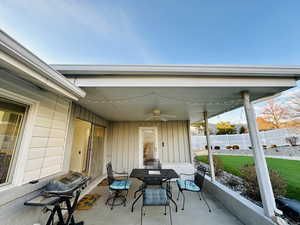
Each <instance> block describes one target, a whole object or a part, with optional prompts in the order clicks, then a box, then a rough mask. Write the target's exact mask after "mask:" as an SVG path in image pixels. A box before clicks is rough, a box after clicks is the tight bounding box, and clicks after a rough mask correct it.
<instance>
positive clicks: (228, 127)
mask: <svg viewBox="0 0 300 225" xmlns="http://www.w3.org/2000/svg"><path fill="white" fill-rule="evenodd" d="M216 127H217V133H216V134H217V135H220V134H236V127H235V125H233V124H230V123H229V122H219V123H217V125H216Z"/></svg>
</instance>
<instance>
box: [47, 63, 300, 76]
mask: <svg viewBox="0 0 300 225" xmlns="http://www.w3.org/2000/svg"><path fill="white" fill-rule="evenodd" d="M51 66H52V67H53V68H54V69H56V70H58V71H59V72H60V73H62V74H64V75H175V76H178V75H190V76H191V75H203V76H231V77H232V76H237V77H239V76H251V77H256V76H259V77H262V76H268V77H296V78H299V77H300V66H258V65H75V64H74V65H70V64H55V65H51Z"/></svg>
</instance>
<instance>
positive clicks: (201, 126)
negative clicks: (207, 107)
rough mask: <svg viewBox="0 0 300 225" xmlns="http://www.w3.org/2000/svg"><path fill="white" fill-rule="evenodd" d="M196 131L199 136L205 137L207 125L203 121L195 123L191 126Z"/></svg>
mask: <svg viewBox="0 0 300 225" xmlns="http://www.w3.org/2000/svg"><path fill="white" fill-rule="evenodd" d="M191 126H192V127H194V128H195V129H196V134H197V135H204V129H205V123H204V122H202V121H198V122H194V123H192V124H191Z"/></svg>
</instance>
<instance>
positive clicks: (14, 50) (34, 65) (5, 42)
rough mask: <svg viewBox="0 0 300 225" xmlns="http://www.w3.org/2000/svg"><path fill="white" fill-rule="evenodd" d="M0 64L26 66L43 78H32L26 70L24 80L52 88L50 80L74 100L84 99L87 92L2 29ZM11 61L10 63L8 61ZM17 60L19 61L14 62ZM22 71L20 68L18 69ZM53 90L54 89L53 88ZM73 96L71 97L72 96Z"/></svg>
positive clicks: (23, 74) (0, 33) (23, 75)
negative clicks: (20, 64)
mask: <svg viewBox="0 0 300 225" xmlns="http://www.w3.org/2000/svg"><path fill="white" fill-rule="evenodd" d="M0 56H1V57H0V63H2V64H3V65H5V66H7V67H8V68H13V67H14V66H15V67H16V68H17V66H16V65H15V64H16V63H15V62H20V63H22V64H23V65H26V66H27V67H29V68H30V69H32V70H33V71H35V72H37V73H38V75H40V76H41V77H38V76H36V77H34V76H33V75H32V74H31V76H30V75H29V73H26V72H25V70H23V71H22V74H19V76H20V77H22V78H23V79H28V80H30V81H35V82H37V83H39V84H41V85H44V86H50V85H49V80H50V81H51V82H53V83H54V84H56V85H58V86H59V87H60V88H62V89H63V90H64V91H67V92H69V93H71V94H72V95H74V98H78V97H84V96H85V92H84V91H83V90H82V89H80V88H79V87H77V86H75V85H73V84H72V83H71V82H70V81H68V80H67V79H66V78H65V77H64V76H63V75H62V74H60V73H59V72H58V71H56V70H55V69H53V68H52V67H51V66H49V65H48V64H47V63H45V62H44V61H42V60H41V59H39V58H38V57H37V56H35V55H34V54H33V53H32V52H30V51H29V50H28V49H26V48H25V47H24V46H22V45H21V44H20V43H18V42H17V41H15V40H14V39H13V38H11V37H10V36H9V35H7V34H6V33H5V32H4V31H2V30H1V29H0ZM9 60H10V61H11V62H9V63H8V61H9ZM14 60H17V61H14ZM18 69H19V70H21V69H20V66H19V68H18ZM52 89H53V87H52ZM64 93H66V92H64ZM70 96H71V95H70Z"/></svg>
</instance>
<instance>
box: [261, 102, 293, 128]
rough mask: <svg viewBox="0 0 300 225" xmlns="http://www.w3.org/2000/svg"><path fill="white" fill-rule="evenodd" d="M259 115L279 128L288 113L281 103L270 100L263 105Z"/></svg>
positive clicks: (287, 116) (288, 115)
mask: <svg viewBox="0 0 300 225" xmlns="http://www.w3.org/2000/svg"><path fill="white" fill-rule="evenodd" d="M261 116H262V117H263V118H264V119H265V120H266V121H267V122H270V123H271V124H272V126H273V128H280V127H282V125H283V123H284V122H286V120H287V119H288V118H290V113H289V111H288V110H287V108H286V107H284V106H283V105H282V104H280V103H278V102H275V101H274V100H270V101H268V102H267V104H266V106H265V107H264V109H263V111H262V113H261Z"/></svg>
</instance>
